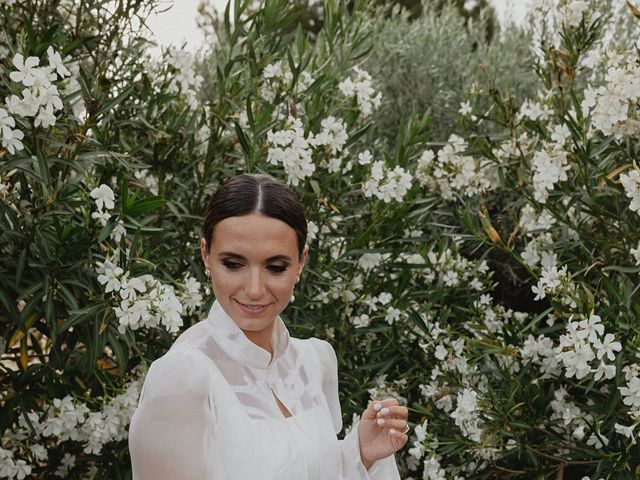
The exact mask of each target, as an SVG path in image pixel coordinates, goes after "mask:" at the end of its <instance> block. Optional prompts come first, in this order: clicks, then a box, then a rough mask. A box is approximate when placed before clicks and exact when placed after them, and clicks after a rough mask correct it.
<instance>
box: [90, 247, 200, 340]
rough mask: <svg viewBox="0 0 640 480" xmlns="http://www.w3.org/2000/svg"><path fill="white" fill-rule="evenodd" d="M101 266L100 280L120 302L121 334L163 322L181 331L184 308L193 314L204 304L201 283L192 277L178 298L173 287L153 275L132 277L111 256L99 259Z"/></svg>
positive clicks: (116, 311)
mask: <svg viewBox="0 0 640 480" xmlns="http://www.w3.org/2000/svg"><path fill="white" fill-rule="evenodd" d="M97 266H98V268H97V269H96V271H97V273H98V282H100V283H101V284H102V285H104V291H105V293H110V292H113V295H114V297H115V298H116V300H117V302H118V306H117V307H116V308H115V309H114V312H115V314H116V318H117V319H118V322H119V324H120V326H119V327H118V331H120V333H124V332H125V331H126V329H127V327H128V328H131V329H132V330H137V329H138V328H140V327H157V326H159V325H162V326H163V327H164V328H166V330H167V331H169V332H177V331H178V330H179V327H181V326H182V318H181V316H180V315H181V314H182V312H183V309H184V311H185V312H186V313H191V312H193V311H195V309H196V308H197V307H199V306H200V305H201V303H202V296H201V294H200V288H201V287H200V284H199V282H198V281H197V280H195V279H193V278H190V277H188V276H187V277H186V278H185V284H186V286H185V289H184V292H183V293H182V295H181V296H180V297H177V296H176V293H175V290H174V288H173V286H171V285H166V284H163V283H161V282H160V281H158V280H157V279H155V278H153V276H151V275H148V274H146V275H140V276H138V277H132V276H131V275H130V272H124V270H123V269H122V268H120V267H119V266H117V265H115V264H114V263H112V262H111V260H109V259H106V260H105V261H104V262H98V264H97ZM181 301H182V303H181Z"/></svg>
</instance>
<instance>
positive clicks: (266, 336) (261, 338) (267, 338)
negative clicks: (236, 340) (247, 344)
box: [243, 324, 273, 356]
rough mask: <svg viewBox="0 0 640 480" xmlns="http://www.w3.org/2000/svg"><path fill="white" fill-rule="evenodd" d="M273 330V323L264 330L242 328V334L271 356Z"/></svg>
mask: <svg viewBox="0 0 640 480" xmlns="http://www.w3.org/2000/svg"><path fill="white" fill-rule="evenodd" d="M272 331H273V324H272V325H270V328H265V329H264V330H260V331H257V332H254V331H247V330H243V332H244V334H245V335H246V336H247V338H248V339H249V340H251V341H252V342H253V343H255V344H256V345H257V346H259V347H260V348H263V349H264V350H266V351H267V352H269V354H270V355H271V356H273V346H272V345H271V332H272Z"/></svg>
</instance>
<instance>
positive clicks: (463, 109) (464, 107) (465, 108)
mask: <svg viewBox="0 0 640 480" xmlns="http://www.w3.org/2000/svg"><path fill="white" fill-rule="evenodd" d="M458 113H460V115H462V116H463V117H469V118H471V120H474V121H475V120H477V119H478V117H476V116H475V115H473V108H471V102H469V101H468V100H467V101H466V102H462V103H461V104H460V109H459V110H458Z"/></svg>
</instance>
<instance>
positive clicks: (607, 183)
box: [0, 0, 640, 480]
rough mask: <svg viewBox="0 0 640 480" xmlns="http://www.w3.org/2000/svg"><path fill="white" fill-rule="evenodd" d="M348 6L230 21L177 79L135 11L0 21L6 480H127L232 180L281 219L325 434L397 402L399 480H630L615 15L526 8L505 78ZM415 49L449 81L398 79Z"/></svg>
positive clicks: (190, 312) (35, 14) (619, 56)
mask: <svg viewBox="0 0 640 480" xmlns="http://www.w3.org/2000/svg"><path fill="white" fill-rule="evenodd" d="M345 3H346V2H332V1H328V2H326V3H325V5H324V9H323V13H322V19H323V27H322V29H321V30H319V31H318V32H317V33H312V32H309V31H305V30H304V29H302V28H301V27H300V21H299V20H300V19H299V18H298V17H297V15H298V13H296V12H297V10H295V9H288V8H286V2H279V1H267V2H265V3H264V4H263V5H262V6H261V8H259V9H257V10H255V11H254V10H251V11H249V10H246V7H247V5H246V4H245V2H240V1H237V2H235V5H234V7H235V8H233V9H228V10H227V12H226V15H225V16H224V18H221V19H220V21H219V22H218V23H216V22H215V21H214V24H213V27H214V28H215V32H216V34H217V41H216V42H215V44H214V45H213V46H212V47H210V48H209V49H208V50H207V51H205V52H203V54H202V55H201V57H200V58H198V59H196V58H194V57H192V56H191V55H189V54H187V53H185V52H184V51H182V50H180V49H177V48H172V49H168V50H166V51H164V52H163V53H162V56H161V58H159V59H152V58H151V57H150V56H149V54H148V52H149V44H148V42H147V41H146V40H145V38H144V37H145V34H144V29H143V28H142V27H141V22H142V21H143V20H144V17H145V15H146V14H147V13H148V12H149V11H150V9H151V8H153V6H154V2H153V1H151V0H149V1H148V2H145V1H140V0H136V1H121V2H103V1H100V0H95V1H87V2H72V1H62V2H35V1H34V2H13V1H6V0H5V1H0V18H1V21H0V25H1V26H0V97H1V99H2V104H1V105H2V106H0V130H1V140H2V147H1V148H0V328H1V335H2V361H1V363H0V372H1V373H0V380H1V382H2V390H1V395H2V396H1V397H0V405H1V407H2V408H1V409H0V412H1V413H0V431H1V432H2V437H1V439H2V440H1V443H0V478H17V479H23V478H54V477H56V476H57V477H62V478H96V479H98V478H105V479H114V478H130V471H129V465H128V453H127V448H126V432H127V426H128V422H129V418H130V416H131V414H132V412H133V410H134V409H135V406H136V402H137V399H138V396H139V392H140V385H141V381H142V378H143V375H144V372H145V370H146V367H147V366H148V364H149V363H150V362H151V361H153V360H154V359H155V358H157V357H158V356H160V355H162V354H163V353H164V352H165V351H166V350H167V349H168V347H169V346H170V345H171V343H172V341H173V339H174V338H175V336H176V335H177V334H179V332H180V331H182V330H184V329H185V328H187V327H188V326H189V325H191V324H192V323H194V322H197V321H198V320H199V319H200V318H201V315H202V314H203V312H205V311H206V308H207V306H208V305H209V303H210V301H211V298H210V292H209V290H208V289H207V287H206V278H205V277H204V275H203V270H202V266H201V263H200V261H199V254H198V251H197V245H198V242H199V236H200V233H199V230H200V221H201V214H202V212H203V209H204V206H205V204H206V200H207V197H208V195H209V194H210V193H211V192H212V191H213V190H214V189H215V188H216V186H217V185H218V184H219V183H220V182H221V181H223V180H224V179H226V178H228V177H229V176H231V175H234V174H236V173H239V172H243V171H250V172H258V171H260V172H268V173H270V174H272V175H274V176H276V177H278V178H282V179H283V180H285V181H287V182H288V183H289V184H290V185H291V186H292V188H294V189H295V190H296V191H297V192H298V194H299V195H300V197H301V198H302V200H303V202H304V204H305V207H306V209H307V213H308V217H309V232H310V236H309V245H310V259H309V261H308V264H307V268H306V269H305V272H304V274H303V278H302V279H301V282H300V283H299V284H298V285H299V287H298V291H297V292H296V300H295V301H294V302H293V303H292V305H291V306H290V307H289V308H288V309H287V310H286V312H285V320H286V322H287V324H288V325H289V327H290V329H291V331H292V333H293V334H294V335H296V336H300V337H308V336H312V335H313V336H319V337H322V338H327V339H328V340H329V341H330V342H331V343H332V344H333V345H334V348H335V349H336V352H337V354H338V358H339V362H340V381H341V385H340V387H341V398H342V405H343V410H344V414H345V417H346V419H347V422H346V424H347V425H348V424H350V423H351V419H352V415H357V413H359V412H360V411H361V410H362V408H363V407H364V405H366V403H367V402H368V401H369V400H370V399H371V398H380V397H381V396H385V395H394V396H396V397H398V398H401V399H402V400H403V401H404V402H406V403H407V404H408V406H409V407H410V411H411V417H410V420H411V422H412V424H413V425H414V430H413V433H412V436H411V440H410V445H409V446H408V448H407V449H406V450H404V451H403V452H399V453H398V455H397V458H398V461H399V463H400V464H401V467H402V470H403V475H404V478H423V479H427V480H437V479H445V478H446V479H449V478H456V479H482V478H496V477H506V478H545V477H555V478H582V477H583V476H586V477H587V478H591V479H594V480H595V479H600V478H608V479H620V478H635V469H636V467H637V465H638V464H640V447H638V446H637V444H636V441H637V440H636V439H637V432H636V431H635V430H636V428H637V425H638V423H640V364H638V363H637V361H638V360H637V356H636V354H637V351H638V347H639V345H640V337H639V335H638V331H637V320H638V316H640V309H639V308H638V291H637V290H638V288H637V283H638V273H639V272H640V234H639V233H638V231H639V230H638V227H639V219H638V212H640V169H639V167H638V165H636V163H635V161H636V159H637V157H638V132H639V131H640V130H639V128H638V127H639V126H640V119H639V117H638V107H639V99H640V64H639V56H638V51H637V50H636V47H635V46H634V45H633V44H632V43H631V42H632V39H633V38H635V37H637V30H638V26H637V22H635V18H634V16H633V11H632V9H628V8H627V6H626V5H617V4H615V5H614V3H613V2H612V3H609V2H603V1H601V2H595V1H594V2H588V1H579V0H573V1H560V2H555V1H553V0H544V1H542V0H541V1H539V2H538V5H537V7H536V8H535V9H534V12H533V14H532V17H531V19H530V20H531V21H530V25H531V26H532V28H530V29H529V30H528V31H527V32H526V33H523V35H522V38H524V39H527V41H529V40H528V39H533V43H531V44H530V46H529V48H525V46H524V43H523V42H521V43H518V50H516V52H518V53H517V54H514V53H513V52H514V50H513V48H512V47H513V46H514V44H515V43H514V42H515V40H514V39H516V38H517V36H516V33H517V32H515V31H513V32H511V33H506V34H505V35H504V36H502V37H500V36H496V37H495V38H494V39H493V40H492V43H487V44H484V43H482V42H484V41H485V40H483V37H482V36H481V35H480V33H479V32H482V31H483V29H484V27H483V24H482V22H478V23H477V24H473V23H472V24H465V22H464V21H462V20H461V19H460V17H457V16H456V13H455V12H454V10H452V9H447V8H444V9H443V10H442V13H441V15H443V17H434V16H431V17H430V16H429V14H428V12H427V13H426V14H425V15H424V17H423V18H420V19H417V20H415V21H414V22H413V23H412V22H411V21H410V20H409V19H408V17H407V15H406V14H403V13H397V14H396V16H395V17H393V18H391V19H387V18H385V16H386V14H387V13H388V12H387V11H386V10H382V11H380V10H375V9H373V7H370V6H365V5H363V4H361V3H358V2H356V3H355V4H354V5H350V6H349V8H347V5H345ZM636 13H637V12H636ZM638 15H640V14H638ZM443 18H444V19H445V20H443ZM394 22H397V23H396V25H397V26H398V28H397V31H398V32H406V33H404V35H408V36H409V37H410V38H409V39H407V40H406V42H405V43H404V44H401V43H400V41H399V38H400V37H397V41H396V42H395V43H394V42H393V41H390V42H381V41H380V39H381V38H389V39H391V38H392V34H393V33H394V30H393V25H394ZM419 25H425V26H428V27H429V28H427V29H426V30H427V32H423V31H422V30H421V29H420V28H417V27H416V26H419ZM445 25H448V26H449V28H450V29H451V31H450V32H449V31H446V29H445ZM431 29H433V30H434V31H433V32H432V31H431ZM434 32H436V33H437V32H439V33H437V34H434ZM456 32H457V33H456ZM474 32H475V33H474ZM633 32H635V34H633ZM631 34H633V35H631ZM422 35H425V36H422ZM429 35H431V37H430V38H431V39H432V40H433V41H434V42H435V41H436V40H437V41H438V42H439V43H437V45H438V47H437V49H439V50H437V49H436V51H442V52H445V51H446V50H447V49H446V46H447V41H446V39H449V40H448V41H450V42H454V41H455V42H458V43H455V44H454V45H457V46H456V47H455V50H456V52H459V53H460V56H459V57H456V55H455V54H451V57H446V56H440V55H434V56H433V58H431V59H429V60H430V61H431V62H432V63H431V65H432V67H430V68H426V67H425V69H417V70H416V71H413V68H414V67H415V66H416V65H418V63H419V61H417V60H416V58H415V55H414V54H413V53H411V52H417V51H418V47H417V46H418V45H419V44H420V43H419V42H420V41H422V40H421V39H423V38H427V37H428V36H429ZM385 36H386V37H385ZM415 39H417V40H415ZM443 39H445V41H443ZM411 42H415V43H413V44H412V43H411ZM469 43H471V45H469ZM394 48H397V49H401V48H403V49H405V50H404V53H403V54H401V55H397V56H396V57H394V58H393V59H392V60H390V61H389V62H386V60H388V59H389V58H390V57H389V52H393V51H394V50H393V49H394ZM428 53H429V52H428V51H427V52H426V53H425V54H428ZM452 58H453V59H455V60H456V62H457V63H452V62H451V61H450V60H451V59H452ZM485 61H486V62H489V63H490V65H488V66H487V68H486V69H484V68H483V69H482V71H481V72H478V67H479V66H480V65H481V64H482V62H485ZM529 62H530V63H529ZM515 65H517V68H515V69H513V68H511V67H513V66H515ZM403 68H406V69H411V70H412V71H411V72H406V73H407V75H408V77H407V76H406V75H405V77H404V78H408V80H407V85H413V86H414V87H412V90H413V91H414V94H415V104H414V102H413V101H412V100H411V91H412V90H411V89H407V90H404V91H402V92H400V94H399V95H398V96H394V95H395V93H394V92H398V90H397V89H396V88H395V87H394V85H396V86H398V85H401V83H402V79H403ZM510 68H511V69H510ZM507 69H510V70H509V71H505V70H507ZM527 69H528V70H527ZM453 71H455V72H456V74H455V76H456V78H455V79H452V78H450V76H451V74H452V72H453ZM385 72H386V73H385ZM513 72H515V73H513ZM527 72H528V75H527ZM427 74H428V75H429V76H427ZM380 76H381V77H382V78H381V77H380ZM523 78H524V80H523ZM453 80H456V81H455V82H454V81H453ZM421 81H424V82H426V83H427V86H425V87H424V88H422V84H421ZM448 85H453V88H451V89H449V90H447V89H446V88H445V87H447V86H448ZM425 92H427V93H425ZM534 92H535V93H534ZM429 96H432V97H433V99H432V101H429V98H428V97H429ZM390 112H392V113H393V115H391V114H390ZM391 119H393V120H391ZM454 133H455V134H454ZM378 138H379V140H378ZM354 420H355V418H354Z"/></svg>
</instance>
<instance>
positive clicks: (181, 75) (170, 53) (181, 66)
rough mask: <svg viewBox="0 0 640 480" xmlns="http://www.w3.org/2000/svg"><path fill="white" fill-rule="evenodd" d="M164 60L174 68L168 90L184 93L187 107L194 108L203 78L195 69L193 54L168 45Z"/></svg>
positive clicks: (196, 105) (196, 104)
mask: <svg viewBox="0 0 640 480" xmlns="http://www.w3.org/2000/svg"><path fill="white" fill-rule="evenodd" d="M165 61H166V63H167V64H168V65H170V66H171V67H173V69H174V70H175V73H174V74H173V75H172V76H171V80H170V82H169V91H170V92H172V93H182V94H183V95H185V97H186V99H187V103H188V104H189V107H190V108H192V109H193V110H195V109H196V108H197V107H198V92H199V90H200V86H201V85H202V81H203V79H202V76H201V75H199V74H197V73H196V71H195V58H194V56H193V55H192V54H191V53H189V52H188V51H186V50H179V49H177V48H176V47H173V46H170V47H169V48H168V49H167V51H166V52H165Z"/></svg>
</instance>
